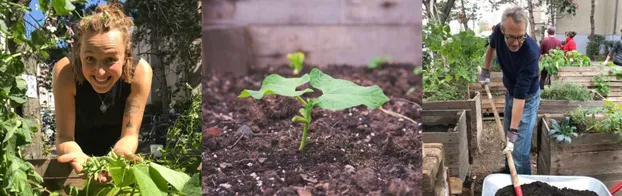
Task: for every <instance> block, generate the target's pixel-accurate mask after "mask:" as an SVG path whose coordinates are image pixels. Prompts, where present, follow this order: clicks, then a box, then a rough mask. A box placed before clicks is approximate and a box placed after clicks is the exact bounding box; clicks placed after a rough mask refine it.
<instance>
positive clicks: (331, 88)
mask: <svg viewBox="0 0 622 196" xmlns="http://www.w3.org/2000/svg"><path fill="white" fill-rule="evenodd" d="M307 82H309V83H310V85H311V86H312V87H314V88H317V89H319V90H321V91H322V96H320V97H317V98H313V99H309V98H307V99H306V100H305V99H303V98H302V97H301V96H302V95H303V94H305V93H310V92H314V91H313V90H311V89H308V88H307V89H304V90H296V88H297V87H299V86H301V85H303V84H306V83H307ZM273 94H276V95H280V96H286V97H295V98H296V99H297V100H298V101H299V102H300V103H301V104H302V106H303V107H302V108H301V109H300V110H299V113H300V115H296V116H295V117H293V118H292V122H294V123H302V124H303V132H302V141H301V143H300V148H299V150H300V151H302V150H303V149H304V147H305V145H306V142H307V132H308V130H309V125H310V124H311V122H312V118H311V111H312V109H313V108H314V107H316V106H317V107H320V108H323V109H327V110H332V111H336V110H343V109H346V108H350V107H355V106H359V105H365V106H367V107H368V108H370V109H375V108H377V107H380V106H382V105H383V104H384V103H386V102H387V101H389V98H388V97H387V96H385V95H384V93H383V92H382V90H381V89H380V87H378V86H376V85H374V86H368V87H362V86H359V85H357V84H355V83H353V82H350V81H347V80H342V79H335V78H333V77H331V76H329V75H327V74H324V73H322V72H321V71H320V70H319V69H317V68H314V69H313V70H311V73H310V74H305V75H303V76H301V77H299V78H284V77H282V76H280V75H278V74H271V75H269V76H267V77H266V78H265V79H264V80H263V82H262V85H261V89H259V91H254V90H248V89H245V90H243V91H242V92H241V93H240V95H239V96H238V97H240V98H247V97H253V98H255V99H262V98H263V97H264V96H266V95H273Z"/></svg>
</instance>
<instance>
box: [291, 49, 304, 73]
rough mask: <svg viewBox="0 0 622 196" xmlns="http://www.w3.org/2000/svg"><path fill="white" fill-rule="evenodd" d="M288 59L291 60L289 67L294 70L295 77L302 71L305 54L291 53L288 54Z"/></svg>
mask: <svg viewBox="0 0 622 196" xmlns="http://www.w3.org/2000/svg"><path fill="white" fill-rule="evenodd" d="M287 59H289V62H290V63H289V66H290V67H291V68H294V75H298V74H299V73H300V71H301V70H302V63H303V62H304V61H305V54H304V53H302V52H296V53H289V54H287Z"/></svg>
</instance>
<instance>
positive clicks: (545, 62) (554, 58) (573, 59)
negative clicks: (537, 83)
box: [540, 49, 592, 76]
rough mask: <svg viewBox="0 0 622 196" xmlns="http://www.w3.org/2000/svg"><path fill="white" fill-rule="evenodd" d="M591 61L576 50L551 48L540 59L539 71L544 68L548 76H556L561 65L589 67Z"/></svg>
mask: <svg viewBox="0 0 622 196" xmlns="http://www.w3.org/2000/svg"><path fill="white" fill-rule="evenodd" d="M589 66H592V61H591V60H590V58H589V57H588V56H586V55H582V54H581V53H579V52H577V51H569V52H567V53H564V51H563V50H560V49H551V50H549V53H548V54H545V55H544V56H543V57H542V60H540V71H542V70H546V71H547V72H548V74H549V75H550V76H556V75H557V73H558V72H559V69H560V68H561V67H589Z"/></svg>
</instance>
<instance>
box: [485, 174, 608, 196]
mask: <svg viewBox="0 0 622 196" xmlns="http://www.w3.org/2000/svg"><path fill="white" fill-rule="evenodd" d="M518 181H519V182H520V183H521V184H529V183H532V182H534V181H541V182H546V183H548V184H549V185H551V186H554V187H557V188H560V189H561V188H570V189H575V190H590V191H594V192H596V194H598V195H599V196H611V193H610V192H609V190H608V189H607V187H606V186H605V184H603V183H602V182H601V181H599V180H597V179H595V178H591V177H585V176H548V175H518ZM508 185H512V178H511V176H510V174H491V175H488V176H486V178H484V187H483V188H482V196H494V195H495V193H497V191H498V190H499V189H501V188H503V187H506V186H508Z"/></svg>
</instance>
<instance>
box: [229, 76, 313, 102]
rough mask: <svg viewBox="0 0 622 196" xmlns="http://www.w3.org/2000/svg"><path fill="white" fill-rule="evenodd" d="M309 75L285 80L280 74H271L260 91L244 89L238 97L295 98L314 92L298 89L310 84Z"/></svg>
mask: <svg viewBox="0 0 622 196" xmlns="http://www.w3.org/2000/svg"><path fill="white" fill-rule="evenodd" d="M309 79H310V78H309V75H308V74H305V75H303V76H302V77H300V78H284V77H282V76H280V75H278V74H271V75H269V76H268V77H266V78H265V79H264V80H263V82H262V84H261V89H259V91H253V90H247V89H244V91H242V93H240V95H239V96H238V97H239V98H246V97H249V96H252V97H253V98H255V99H261V98H262V97H263V96H264V95H272V94H277V95H281V96H288V97H295V96H300V95H302V94H304V93H310V92H313V90H311V89H305V90H302V91H297V90H296V88H297V87H298V86H301V85H303V84H305V83H307V82H309Z"/></svg>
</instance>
